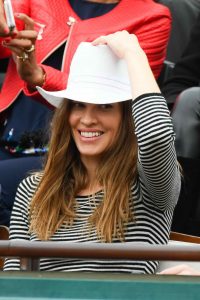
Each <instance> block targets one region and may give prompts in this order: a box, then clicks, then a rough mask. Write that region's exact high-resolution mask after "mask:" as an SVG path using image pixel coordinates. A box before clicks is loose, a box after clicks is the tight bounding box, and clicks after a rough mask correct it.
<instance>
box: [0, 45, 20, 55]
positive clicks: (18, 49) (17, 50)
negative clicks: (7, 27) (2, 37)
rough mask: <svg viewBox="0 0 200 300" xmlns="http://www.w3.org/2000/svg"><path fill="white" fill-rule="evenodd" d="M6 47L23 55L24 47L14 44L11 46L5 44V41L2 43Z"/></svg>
mask: <svg viewBox="0 0 200 300" xmlns="http://www.w3.org/2000/svg"><path fill="white" fill-rule="evenodd" d="M2 44H3V46H4V47H6V48H8V49H10V50H11V51H12V52H14V53H15V54H16V55H18V56H21V54H22V52H23V49H21V48H18V47H14V46H10V45H7V44H6V45H5V43H2Z"/></svg>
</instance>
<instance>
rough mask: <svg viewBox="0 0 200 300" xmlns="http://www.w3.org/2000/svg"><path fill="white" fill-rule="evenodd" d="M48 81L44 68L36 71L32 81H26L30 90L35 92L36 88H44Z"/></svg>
mask: <svg viewBox="0 0 200 300" xmlns="http://www.w3.org/2000/svg"><path fill="white" fill-rule="evenodd" d="M45 81H46V73H45V71H44V69H43V68H42V67H39V68H38V69H37V70H35V71H34V72H33V74H32V76H31V78H30V79H27V80H26V83H27V85H28V89H30V90H33V91H35V90H36V86H40V87H42V86H43V85H44V84H45Z"/></svg>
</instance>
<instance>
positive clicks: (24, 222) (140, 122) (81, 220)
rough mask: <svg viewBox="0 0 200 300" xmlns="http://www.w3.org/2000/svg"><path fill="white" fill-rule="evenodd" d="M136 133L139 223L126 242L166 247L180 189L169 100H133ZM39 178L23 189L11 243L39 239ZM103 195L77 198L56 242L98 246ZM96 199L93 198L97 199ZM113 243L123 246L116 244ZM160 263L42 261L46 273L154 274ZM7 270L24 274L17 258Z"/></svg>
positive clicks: (31, 179) (150, 97) (8, 263)
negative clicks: (34, 209) (91, 221)
mask: <svg viewBox="0 0 200 300" xmlns="http://www.w3.org/2000/svg"><path fill="white" fill-rule="evenodd" d="M133 115H134V121H135V126H136V129H135V132H136V135H137V139H138V147H139V150H138V151H139V157H138V174H139V175H138V178H137V179H136V180H135V182H134V183H133V186H132V189H131V192H132V193H131V196H132V198H131V199H130V202H131V206H132V207H133V203H132V202H133V201H132V199H134V216H135V218H134V221H131V222H130V223H129V224H127V230H126V232H125V243H130V242H132V243H138V242H139V243H147V244H166V243H167V242H168V238H169V231H170V226H171V220H172V214H173V210H174V207H175V205H176V202H177V198H178V194H179V190H180V173H179V168H178V166H177V160H176V153H175V148H174V132H173V126H172V122H171V118H170V116H169V111H168V108H167V105H166V101H165V99H164V98H163V97H162V95H160V94H145V95H142V96H140V97H138V98H137V99H136V100H135V101H134V102H133ZM39 180H40V177H39V176H37V175H32V176H30V177H28V178H26V179H25V180H23V181H22V183H21V184H20V185H19V188H18V191H17V195H16V200H15V204H14V207H13V212H12V217H11V224H10V239H12V240H16V239H18V240H28V241H37V240H38V239H37V237H36V236H35V235H34V234H29V221H28V214H29V212H28V209H29V203H30V201H31V198H32V195H33V194H34V191H35V189H36V188H37V185H38V183H39ZM102 195H103V191H100V192H98V193H96V195H95V199H94V197H92V196H77V198H76V200H77V203H78V207H77V213H78V215H79V217H76V218H75V220H74V223H73V225H72V226H71V227H70V228H67V229H66V228H65V227H64V226H61V227H60V228H59V230H58V231H57V232H56V233H55V234H54V235H53V236H52V237H51V240H52V241H67V242H73V243H76V242H81V243H84V242H91V243H98V242H99V240H98V239H97V235H96V232H95V228H94V229H93V230H91V228H89V227H88V223H87V219H88V216H89V215H90V214H91V213H92V211H93V209H94V208H95V207H96V205H97V204H98V203H100V201H102ZM92 198H93V199H92ZM114 242H119V241H118V240H116V239H115V240H114ZM157 264H158V263H157V262H151V261H144V262H143V261H131V260H97V259H95V260H94V259H87V260H83V259H63V258H62V259H59V258H58V259H55V258H53V259H50V258H48V259H44V258H43V259H41V262H40V270H42V271H65V272H67V271H86V272H92V271H98V272H99V271H102V272H127V273H141V274H142V273H154V272H155V270H156V268H157ZM4 270H6V271H8V270H19V261H18V259H7V260H6V263H5V266H4Z"/></svg>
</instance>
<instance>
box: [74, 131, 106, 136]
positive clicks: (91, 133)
mask: <svg viewBox="0 0 200 300" xmlns="http://www.w3.org/2000/svg"><path fill="white" fill-rule="evenodd" d="M79 133H80V135H81V136H82V137H86V138H93V137H98V136H101V135H102V134H103V131H79Z"/></svg>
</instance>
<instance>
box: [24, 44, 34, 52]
mask: <svg viewBox="0 0 200 300" xmlns="http://www.w3.org/2000/svg"><path fill="white" fill-rule="evenodd" d="M34 50H35V45H31V47H30V48H29V49H26V50H25V51H26V52H27V53H31V52H33V51H34Z"/></svg>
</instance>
